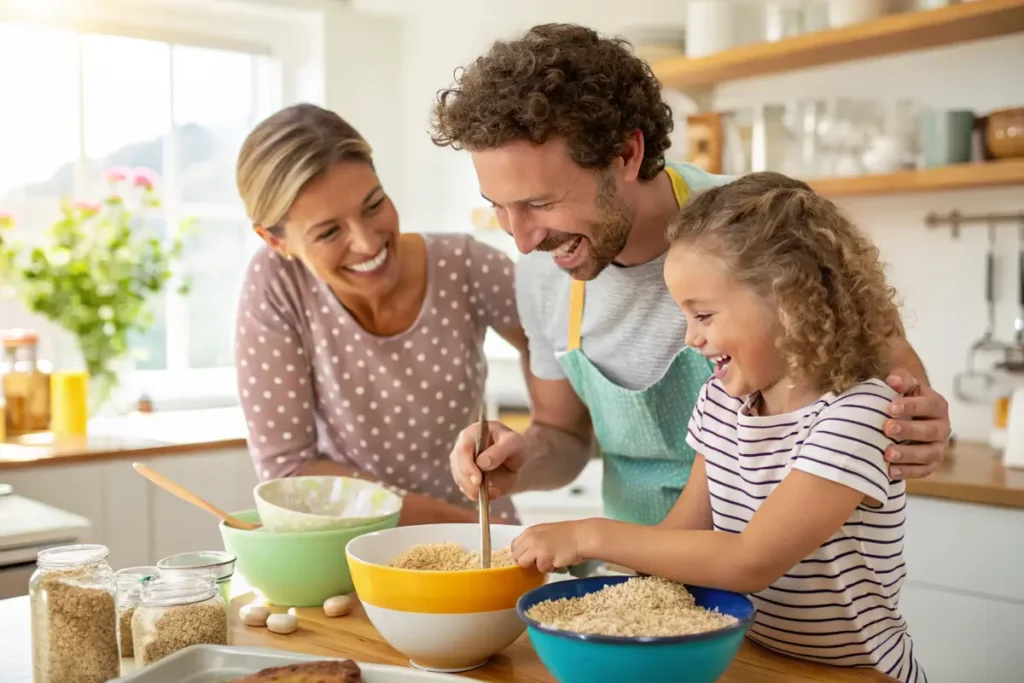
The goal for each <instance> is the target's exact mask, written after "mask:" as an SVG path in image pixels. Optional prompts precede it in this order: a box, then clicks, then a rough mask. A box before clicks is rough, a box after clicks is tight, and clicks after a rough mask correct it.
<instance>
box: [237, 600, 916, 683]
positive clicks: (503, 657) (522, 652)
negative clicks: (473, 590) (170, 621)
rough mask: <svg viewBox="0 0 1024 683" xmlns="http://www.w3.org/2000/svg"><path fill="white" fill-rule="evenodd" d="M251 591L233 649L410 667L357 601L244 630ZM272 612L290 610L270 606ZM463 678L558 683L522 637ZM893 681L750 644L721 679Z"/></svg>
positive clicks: (755, 682)
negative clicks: (276, 627) (293, 627)
mask: <svg viewBox="0 0 1024 683" xmlns="http://www.w3.org/2000/svg"><path fill="white" fill-rule="evenodd" d="M254 598H255V596H254V595H253V594H252V593H247V594H245V595H240V596H238V597H236V598H235V599H234V600H232V602H231V621H230V629H231V631H230V634H229V640H228V642H229V643H230V644H232V645H247V646H252V647H268V648H275V649H278V650H290V651H292V652H302V653H306V654H312V655H323V656H325V657H343V658H347V659H353V660H356V661H360V662H369V663H376V664H391V665H394V666H409V660H408V659H406V658H405V657H404V656H402V654H401V653H399V652H398V651H397V650H395V649H394V648H392V647H391V646H390V645H388V644H387V643H386V642H384V641H383V640H382V639H381V637H380V634H378V633H377V630H376V629H375V628H373V625H372V624H371V623H370V621H369V619H367V617H366V612H365V611H363V608H362V606H361V605H359V604H358V603H357V604H356V607H355V609H354V610H353V611H352V613H351V614H349V615H348V616H344V617H338V618H334V619H329V618H327V617H326V616H324V612H323V610H322V609H319V608H311V607H310V608H298V609H296V614H297V615H298V619H299V628H298V630H297V631H295V632H294V633H290V634H288V635H286V636H282V635H278V634H276V633H272V632H270V631H268V630H267V629H266V628H259V627H251V626H246V625H245V624H243V623H242V620H241V619H240V618H239V617H238V610H239V609H240V608H241V607H242V606H243V605H246V604H248V603H250V602H252V601H253V600H254ZM270 610H271V611H272V612H286V611H287V609H285V608H278V607H271V608H270ZM461 675H462V676H463V677H465V678H468V679H471V680H478V681H492V682H493V683H557V681H555V679H554V677H553V676H552V675H551V674H550V673H548V670H547V669H546V668H545V667H544V665H543V664H541V662H540V660H539V659H537V655H536V653H535V652H534V651H533V647H531V645H530V640H529V638H528V636H527V635H526V634H525V633H524V634H523V636H522V637H521V638H520V639H519V640H517V641H516V642H515V643H513V644H512V645H511V646H510V647H508V648H506V649H505V651H504V652H501V653H500V654H498V655H496V656H495V657H493V658H492V659H491V661H490V662H489V663H488V664H487V665H485V666H483V667H481V668H479V669H476V670H474V671H468V672H466V673H464V674H461ZM895 680H896V679H894V678H890V677H889V676H886V675H884V674H881V673H879V672H877V671H874V670H872V669H842V668H836V667H827V666H822V665H819V664H811V663H810V662H803V661H800V660H796V659H791V658H789V657H783V656H781V655H777V654H774V653H772V652H769V651H767V650H765V649H764V648H762V647H759V646H757V645H755V644H754V643H752V642H750V641H749V640H744V642H743V646H742V647H741V648H740V652H739V654H738V655H737V657H736V660H735V661H734V662H733V664H732V666H730V667H729V669H728V671H726V672H725V674H724V675H723V676H722V678H720V679H719V683H891V682H895Z"/></svg>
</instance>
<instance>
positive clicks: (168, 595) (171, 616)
mask: <svg viewBox="0 0 1024 683" xmlns="http://www.w3.org/2000/svg"><path fill="white" fill-rule="evenodd" d="M132 639H133V640H134V645H135V661H136V662H137V663H138V664H139V666H148V665H150V664H152V663H153V662H156V661H159V660H160V659H163V658H164V657H166V656H167V655H170V654H173V653H175V652H177V651H178V650H181V649H183V648H186V647H188V646H190V645H198V644H206V645H227V644H228V616H227V612H226V611H225V610H224V602H223V600H221V598H220V595H219V594H218V592H217V582H216V580H215V579H214V577H213V576H210V575H202V576H201V575H192V576H181V577H167V576H161V577H160V578H158V579H153V580H152V581H148V582H146V584H145V585H144V586H143V587H142V595H141V597H140V600H139V606H138V607H136V608H135V614H134V615H133V616H132Z"/></svg>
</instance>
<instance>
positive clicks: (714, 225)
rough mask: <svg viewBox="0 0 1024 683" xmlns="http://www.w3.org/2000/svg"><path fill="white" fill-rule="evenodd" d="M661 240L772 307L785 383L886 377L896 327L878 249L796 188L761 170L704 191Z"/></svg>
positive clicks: (826, 384) (833, 210)
mask: <svg viewBox="0 0 1024 683" xmlns="http://www.w3.org/2000/svg"><path fill="white" fill-rule="evenodd" d="M668 238H669V241H670V242H671V243H673V244H678V243H690V244H693V245H695V246H697V247H698V248H701V249H707V250H709V251H712V250H713V251H714V253H715V254H717V255H721V256H722V257H724V258H725V259H726V263H728V264H730V266H731V268H732V271H733V274H734V276H735V277H736V278H737V279H738V280H739V281H740V282H743V283H745V284H747V285H749V286H751V287H753V288H754V290H755V291H756V292H758V293H759V294H760V295H762V296H764V297H766V298H768V299H769V300H770V301H771V302H772V304H773V305H774V306H776V307H777V308H778V312H779V320H780V323H781V325H782V328H783V335H782V337H781V338H780V339H779V340H778V341H777V348H778V350H779V352H780V353H781V354H782V357H783V358H784V359H785V361H786V365H787V367H788V369H789V374H790V376H791V377H793V378H794V379H798V380H799V381H805V382H809V383H812V384H814V386H815V387H816V388H817V389H819V390H821V391H833V392H836V393H840V392H842V391H844V390H846V389H848V388H849V387H850V386H852V385H853V384H856V383H857V382H861V381H864V380H867V379H870V378H874V377H884V376H885V374H886V373H887V372H888V371H889V369H890V365H889V362H890V358H891V351H890V350H891V344H892V339H893V337H902V336H903V334H904V330H903V323H902V320H901V319H900V313H899V308H898V305H897V303H896V290H895V289H894V288H893V287H891V286H889V285H888V284H887V283H886V280H885V272H884V270H885V268H884V265H883V264H882V263H881V262H880V261H879V252H878V249H877V247H875V246H874V244H872V242H871V240H870V239H868V237H867V236H865V235H864V234H863V233H861V232H860V230H858V229H857V228H856V226H854V225H853V223H851V222H850V221H849V220H848V219H847V218H846V217H845V216H844V215H843V213H842V212H841V211H840V210H839V208H838V207H837V206H836V205H835V204H833V203H832V202H830V201H829V200H827V199H825V198H824V197H822V196H821V195H819V194H817V193H815V192H814V191H813V190H812V189H811V188H810V186H808V185H807V184H806V183H803V182H801V181H799V180H794V179H792V178H788V177H786V176H784V175H782V174H779V173H771V172H765V173H751V174H749V175H746V176H743V177H741V178H738V179H737V180H734V181H733V182H731V183H728V184H727V185H722V186H720V187H716V188H713V189H710V190H707V191H705V192H702V193H700V194H698V195H695V196H694V197H693V199H692V200H691V201H690V202H688V203H687V205H686V206H685V208H683V209H682V211H680V213H679V214H678V216H677V217H676V219H675V220H674V221H673V222H672V224H671V225H670V226H669V229H668Z"/></svg>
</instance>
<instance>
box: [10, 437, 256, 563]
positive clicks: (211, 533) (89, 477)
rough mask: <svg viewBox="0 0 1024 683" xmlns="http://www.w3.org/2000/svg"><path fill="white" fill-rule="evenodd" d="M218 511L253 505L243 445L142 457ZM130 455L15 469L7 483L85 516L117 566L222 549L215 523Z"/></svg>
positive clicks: (90, 534) (93, 538)
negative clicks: (145, 474) (138, 468)
mask: <svg viewBox="0 0 1024 683" xmlns="http://www.w3.org/2000/svg"><path fill="white" fill-rule="evenodd" d="M136 460H137V461H138V462H143V463H146V464H147V465H149V466H150V467H153V468H154V469H156V470H157V471H158V472H161V473H162V474H165V475H167V476H168V477H170V478H171V479H173V480H174V481H176V482H178V483H179V484H181V485H182V486H184V487H185V488H188V489H190V490H192V491H194V492H195V493H196V494H198V495H199V496H200V497H202V498H205V499H206V500H209V501H210V502H211V503H213V504H214V505H217V506H218V507H220V508H222V509H225V510H229V511H237V510H241V509H249V508H252V507H254V503H253V499H252V489H253V486H255V485H256V474H255V472H254V471H253V468H252V464H251V462H250V460H249V454H248V451H247V450H246V449H244V448H239V449H235V448H230V449H219V450H211V451H199V452H195V453H189V454H183V455H174V456H168V455H165V456H160V457H155V458H146V457H139V458H137V459H136ZM133 461H134V460H133V459H132V458H130V457H124V458H116V459H112V460H105V461H100V462H89V463H82V464H69V465H48V466H42V467H31V468H24V469H17V470H11V471H7V472H4V473H3V481H4V482H5V483H8V484H11V485H12V486H13V487H14V491H15V492H16V493H17V494H19V495H21V496H24V497H25V498H31V499H33V500H38V501H39V502H42V503H46V504H48V505H52V506H54V507H57V508H60V509H62V510H67V511H68V512H73V513H75V514H78V515H81V516H83V517H85V518H86V519H88V520H89V521H90V523H91V527H90V529H89V530H88V531H87V532H86V533H85V534H83V536H82V541H83V542H86V543H102V544H104V545H106V546H107V547H108V548H110V558H109V559H110V563H111V565H112V566H113V567H114V568H115V569H120V568H122V567H130V566H136V565H143V564H153V563H155V562H156V561H157V560H159V559H160V558H162V557H166V556H168V555H173V554H175V553H179V552H185V551H188V550H210V549H219V548H222V547H223V544H222V543H221V539H220V532H219V531H218V529H217V520H216V519H215V518H214V517H213V516H211V515H209V514H207V513H205V512H203V511H202V510H199V509H197V508H195V507H193V506H191V505H189V504H188V503H186V502H184V501H182V500H179V499H178V498H176V497H175V496H173V495H171V494H170V493H167V492H166V491H163V490H161V489H159V488H157V487H156V486H154V485H153V484H151V483H150V482H148V481H147V480H145V479H143V478H142V477H141V476H140V475H139V474H137V473H136V472H135V470H134V469H132V462H133Z"/></svg>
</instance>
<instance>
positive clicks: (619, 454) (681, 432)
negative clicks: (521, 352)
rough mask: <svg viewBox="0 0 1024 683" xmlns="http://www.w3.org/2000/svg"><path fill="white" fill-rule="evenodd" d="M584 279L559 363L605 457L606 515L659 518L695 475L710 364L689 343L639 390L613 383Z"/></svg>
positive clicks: (573, 296) (680, 188)
mask: <svg viewBox="0 0 1024 683" xmlns="http://www.w3.org/2000/svg"><path fill="white" fill-rule="evenodd" d="M667 170H668V172H669V177H670V178H671V179H672V188H673V190H674V191H675V195H676V201H677V202H678V203H679V205H680V206H682V205H683V203H684V202H685V200H686V197H687V196H688V194H689V191H688V189H687V186H686V183H685V182H684V181H683V179H682V178H681V177H680V176H679V175H678V174H677V173H675V172H674V170H673V169H671V168H669V169H667ZM585 287H586V283H585V282H582V281H578V280H577V281H573V283H572V286H571V289H570V297H569V344H568V350H567V352H566V353H565V354H564V355H563V356H562V357H561V358H559V363H560V365H561V366H562V370H563V371H564V372H565V374H566V377H567V378H568V380H569V383H570V384H571V385H572V387H573V389H574V390H575V391H576V394H577V395H578V396H579V397H580V400H582V401H583V403H584V404H585V405H586V406H587V409H588V410H589V411H590V418H591V420H592V421H593V424H594V432H595V435H596V437H597V441H598V444H599V446H600V449H601V456H602V458H603V460H604V483H603V491H602V494H603V496H602V497H603V499H604V514H605V516H606V517H609V518H611V519H615V520H619V521H622V522H631V523H634V524H644V525H649V526H650V525H654V524H657V523H659V522H661V521H662V520H663V519H664V518H665V516H666V515H667V514H668V512H669V510H671V509H672V506H673V505H675V503H676V500H677V499H678V498H679V494H680V493H681V492H682V490H683V486H684V485H685V484H686V480H687V479H688V478H689V476H690V468H691V467H692V466H693V458H694V451H693V449H692V448H690V447H689V446H688V445H687V443H686V431H687V427H688V424H689V421H690V415H691V414H692V413H693V408H694V406H695V405H696V403H697V396H698V395H699V394H700V390H701V387H702V386H703V385H704V383H705V382H706V381H707V379H708V378H709V377H710V376H711V373H712V369H713V365H712V363H711V362H710V361H708V360H707V359H706V358H705V357H704V356H703V355H701V354H700V353H699V352H697V351H695V350H694V349H691V348H689V347H687V348H684V349H683V350H682V351H680V352H679V354H678V355H676V357H675V358H674V359H673V360H672V362H671V364H670V365H669V368H668V370H667V371H666V372H665V374H664V375H663V376H662V377H661V378H660V379H659V380H658V381H657V382H655V383H654V384H653V385H652V386H650V387H649V388H647V389H642V390H638V391H635V390H632V389H627V388H624V387H620V386H619V385H617V384H615V383H614V382H612V381H611V380H609V379H608V378H607V377H606V376H605V375H604V373H602V372H601V370H600V369H598V368H597V366H595V365H594V364H593V363H591V362H590V359H588V358H587V357H586V356H585V355H584V353H583V349H582V348H581V345H580V344H581V338H580V329H581V327H582V323H583V302H584V292H585ZM680 315H682V313H680Z"/></svg>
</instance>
